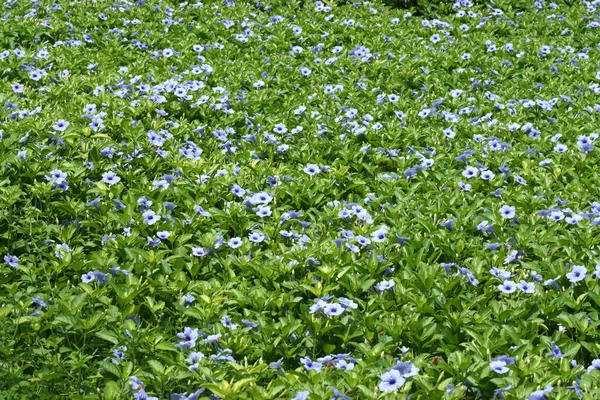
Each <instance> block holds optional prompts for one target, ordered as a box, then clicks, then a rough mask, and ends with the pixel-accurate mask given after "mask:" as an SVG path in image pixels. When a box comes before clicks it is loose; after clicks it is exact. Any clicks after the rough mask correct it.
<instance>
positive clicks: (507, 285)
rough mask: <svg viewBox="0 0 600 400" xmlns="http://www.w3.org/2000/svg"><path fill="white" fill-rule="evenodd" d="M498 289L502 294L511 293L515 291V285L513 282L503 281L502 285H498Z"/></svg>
mask: <svg viewBox="0 0 600 400" xmlns="http://www.w3.org/2000/svg"><path fill="white" fill-rule="evenodd" d="M498 289H499V290H500V291H501V292H502V293H508V294H510V293H513V292H514V291H515V290H517V285H516V284H515V283H514V282H513V281H508V280H507V281H504V282H503V283H502V284H500V285H498Z"/></svg>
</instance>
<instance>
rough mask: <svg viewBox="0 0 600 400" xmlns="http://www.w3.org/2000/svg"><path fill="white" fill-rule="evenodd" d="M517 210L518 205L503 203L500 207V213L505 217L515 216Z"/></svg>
mask: <svg viewBox="0 0 600 400" xmlns="http://www.w3.org/2000/svg"><path fill="white" fill-rule="evenodd" d="M516 211H517V209H516V207H514V206H509V205H506V204H505V205H503V206H502V207H500V215H501V216H502V218H504V219H510V218H514V217H515V213H516Z"/></svg>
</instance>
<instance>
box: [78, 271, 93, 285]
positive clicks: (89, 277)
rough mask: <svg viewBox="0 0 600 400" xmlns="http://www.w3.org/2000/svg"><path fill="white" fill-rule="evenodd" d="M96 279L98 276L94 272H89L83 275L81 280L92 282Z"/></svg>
mask: <svg viewBox="0 0 600 400" xmlns="http://www.w3.org/2000/svg"><path fill="white" fill-rule="evenodd" d="M94 279H96V277H95V276H94V274H93V273H92V272H88V273H87V274H83V275H81V280H82V281H83V283H90V282H92V281H93V280H94Z"/></svg>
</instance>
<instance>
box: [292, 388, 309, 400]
mask: <svg viewBox="0 0 600 400" xmlns="http://www.w3.org/2000/svg"><path fill="white" fill-rule="evenodd" d="M309 395H310V392H309V391H308V390H303V391H301V392H298V393H296V396H295V397H294V398H293V399H292V400H306V399H308V396H309Z"/></svg>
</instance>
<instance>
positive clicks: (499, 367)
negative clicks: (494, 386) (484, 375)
mask: <svg viewBox="0 0 600 400" xmlns="http://www.w3.org/2000/svg"><path fill="white" fill-rule="evenodd" d="M490 368H491V370H492V371H494V372H496V373H498V374H505V373H507V372H508V371H509V370H508V368H506V362H504V361H492V362H491V363H490Z"/></svg>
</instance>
